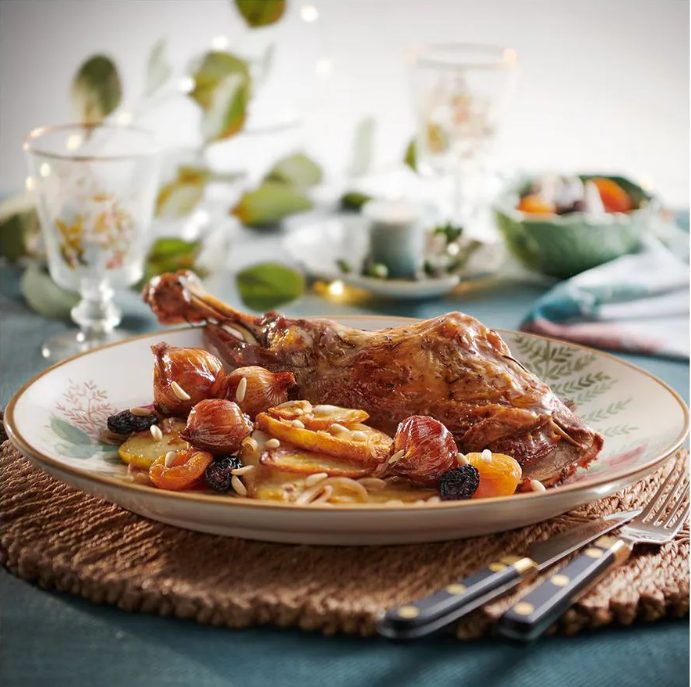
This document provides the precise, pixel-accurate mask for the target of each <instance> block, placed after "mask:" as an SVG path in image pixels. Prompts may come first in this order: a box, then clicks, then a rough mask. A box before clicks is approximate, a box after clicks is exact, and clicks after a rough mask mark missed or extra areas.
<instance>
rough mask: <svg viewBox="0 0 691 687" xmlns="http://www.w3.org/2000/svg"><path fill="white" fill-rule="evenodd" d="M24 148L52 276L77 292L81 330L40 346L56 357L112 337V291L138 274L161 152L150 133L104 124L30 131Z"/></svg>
mask: <svg viewBox="0 0 691 687" xmlns="http://www.w3.org/2000/svg"><path fill="white" fill-rule="evenodd" d="M24 151H25V153H26V157H27V162H28V167H29V177H28V180H27V186H28V187H29V188H30V189H31V190H32V191H33V193H34V196H35V199H36V207H37V210H38V215H39V219H40V223H41V229H42V234H43V240H44V243H45V248H46V253H47V257H48V269H49V271H50V275H51V277H52V278H53V280H54V281H55V282H56V283H57V284H58V285H60V286H61V287H63V288H65V289H69V290H72V291H77V292H79V295H80V297H81V300H80V302H79V303H78V304H77V305H76V306H75V307H74V308H73V309H72V319H73V320H74V322H76V323H77V324H78V325H79V327H80V330H79V332H78V333H76V334H75V333H74V332H67V333H63V334H60V335H58V336H57V337H53V338H52V339H50V340H48V341H46V342H45V343H44V345H43V349H42V350H43V355H44V356H45V357H47V358H52V359H56V360H57V359H61V358H63V357H65V356H67V355H70V354H72V353H75V352H80V351H84V350H88V349H90V348H94V347H95V346H98V345H101V344H103V343H105V342H107V341H108V340H110V339H113V338H115V336H116V334H115V331H114V330H115V328H116V327H117V325H118V324H119V323H120V319H121V312H120V310H119V309H118V308H117V307H116V305H115V304H114V303H113V300H112V299H113V293H114V289H115V288H118V287H125V286H129V285H131V284H134V283H135V282H137V281H138V280H139V279H141V277H142V274H143V270H144V258H145V252H146V247H147V243H148V231H149V227H150V224H151V217H152V212H153V205H154V200H155V197H156V189H157V182H158V155H157V151H156V147H155V145H154V140H153V136H152V135H151V134H150V133H149V132H147V131H145V130H143V129H139V128H136V127H125V126H115V125H106V124H103V125H86V124H84V125H64V126H55V127H41V128H38V129H34V130H33V131H31V132H30V133H29V134H28V136H27V138H26V140H25V142H24ZM118 334H119V335H122V332H118Z"/></svg>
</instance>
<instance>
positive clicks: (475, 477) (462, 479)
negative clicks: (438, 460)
mask: <svg viewBox="0 0 691 687" xmlns="http://www.w3.org/2000/svg"><path fill="white" fill-rule="evenodd" d="M478 486H480V473H479V472H478V471H477V468H476V467H474V466H473V465H461V466H460V467H458V468H454V469H453V470H449V471H448V472H445V473H444V474H443V475H442V476H441V479H440V480H439V497H440V498H441V500H442V501H455V500H457V499H469V498H470V497H471V496H472V495H473V494H474V493H475V492H476V491H477V488H478Z"/></svg>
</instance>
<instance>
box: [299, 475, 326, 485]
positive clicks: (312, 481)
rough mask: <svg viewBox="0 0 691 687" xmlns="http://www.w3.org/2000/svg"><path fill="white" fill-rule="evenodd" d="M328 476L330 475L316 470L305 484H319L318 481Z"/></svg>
mask: <svg viewBox="0 0 691 687" xmlns="http://www.w3.org/2000/svg"><path fill="white" fill-rule="evenodd" d="M327 477H328V475H327V474H326V473H325V472H315V473H314V474H313V475H310V476H309V477H308V478H307V479H306V480H305V486H306V487H311V486H313V485H314V484H317V483H318V482H322V481H323V480H325V479H326V478H327Z"/></svg>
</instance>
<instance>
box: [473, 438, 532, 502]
mask: <svg viewBox="0 0 691 687" xmlns="http://www.w3.org/2000/svg"><path fill="white" fill-rule="evenodd" d="M465 457H466V459H467V460H468V462H469V463H470V464H471V465H473V466H474V467H476V468H477V471H478V472H479V473H480V485H479V486H478V488H477V490H476V491H475V493H474V494H473V498H474V499H481V498H487V497H488V496H510V495H511V494H513V493H514V492H515V491H516V487H517V486H518V483H519V482H520V481H521V477H522V474H523V471H522V470H521V466H520V465H519V464H518V461H516V460H514V459H513V458H512V457H511V456H507V455H506V454H504V453H492V452H491V451H489V450H485V451H483V452H482V453H466V454H465Z"/></svg>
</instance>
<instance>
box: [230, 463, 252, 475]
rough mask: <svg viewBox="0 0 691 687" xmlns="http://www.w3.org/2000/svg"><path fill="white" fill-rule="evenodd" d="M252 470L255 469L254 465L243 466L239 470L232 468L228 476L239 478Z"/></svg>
mask: <svg viewBox="0 0 691 687" xmlns="http://www.w3.org/2000/svg"><path fill="white" fill-rule="evenodd" d="M254 469H256V465H243V466H242V467H241V468H233V469H232V470H231V471H230V474H231V475H237V476H238V477H240V476H241V475H246V474H247V473H248V472H252V471H253V470H254Z"/></svg>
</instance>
